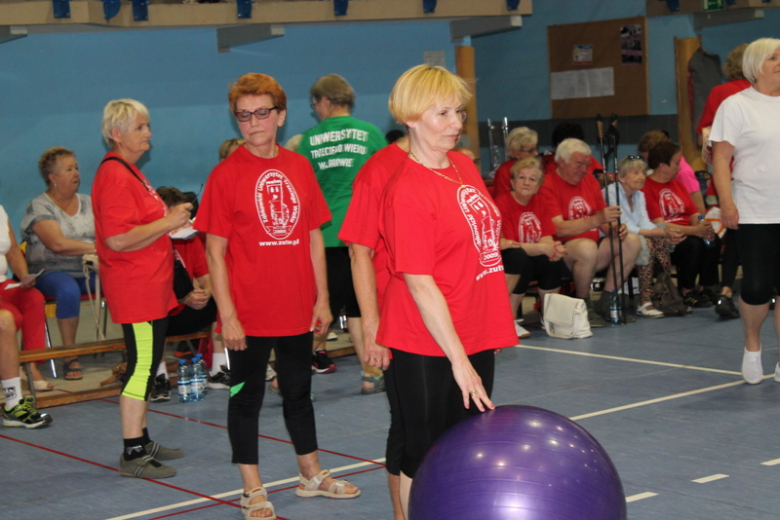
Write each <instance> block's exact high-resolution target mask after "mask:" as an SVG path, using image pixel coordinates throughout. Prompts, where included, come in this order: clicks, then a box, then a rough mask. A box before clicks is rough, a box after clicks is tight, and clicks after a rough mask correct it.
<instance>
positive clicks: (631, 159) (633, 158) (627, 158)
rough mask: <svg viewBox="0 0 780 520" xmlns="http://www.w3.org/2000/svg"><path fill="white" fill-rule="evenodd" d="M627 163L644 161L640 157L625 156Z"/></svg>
mask: <svg viewBox="0 0 780 520" xmlns="http://www.w3.org/2000/svg"><path fill="white" fill-rule="evenodd" d="M626 160H627V161H644V160H645V159H644V158H643V157H642V156H641V155H626Z"/></svg>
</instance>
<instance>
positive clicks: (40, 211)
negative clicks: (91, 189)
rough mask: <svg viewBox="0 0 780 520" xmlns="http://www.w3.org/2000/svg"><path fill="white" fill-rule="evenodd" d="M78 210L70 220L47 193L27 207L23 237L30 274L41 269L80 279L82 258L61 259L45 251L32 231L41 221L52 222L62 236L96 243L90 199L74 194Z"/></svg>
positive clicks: (44, 247)
mask: <svg viewBox="0 0 780 520" xmlns="http://www.w3.org/2000/svg"><path fill="white" fill-rule="evenodd" d="M76 197H78V200H79V210H78V211H77V212H76V214H75V215H73V216H72V217H71V216H70V215H68V214H67V213H65V212H64V211H62V209H60V207H59V206H57V205H56V204H55V203H54V201H52V200H51V199H50V198H49V196H48V195H46V193H41V194H40V195H38V196H37V197H35V198H34V199H33V200H32V201H30V203H29V204H28V205H27V210H26V211H25V215H24V218H23V219H22V225H21V228H22V237H23V239H24V240H25V241H27V265H28V270H29V271H30V273H37V272H38V271H40V270H41V269H43V271H44V272H45V273H48V272H50V271H62V272H64V273H67V274H69V275H71V276H74V277H83V276H84V274H83V271H82V268H81V255H79V256H62V255H58V254H57V253H55V252H53V251H51V250H50V249H48V248H47V247H46V246H45V245H44V244H43V242H41V239H40V238H38V235H36V234H35V233H34V232H33V230H32V227H33V226H34V225H35V224H37V223H38V222H41V221H43V220H54V221H55V222H57V223H58V224H59V225H60V229H61V230H62V236H64V237H65V238H70V239H73V240H78V241H80V242H89V243H90V244H94V243H95V219H94V217H93V216H92V199H91V198H90V196H89V195H82V194H81V193H77V194H76Z"/></svg>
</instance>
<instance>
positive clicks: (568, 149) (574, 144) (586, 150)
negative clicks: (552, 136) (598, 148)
mask: <svg viewBox="0 0 780 520" xmlns="http://www.w3.org/2000/svg"><path fill="white" fill-rule="evenodd" d="M577 152H579V153H581V154H583V155H588V156H589V155H591V154H592V152H591V151H590V146H588V143H586V142H585V141H581V140H579V139H575V138H573V137H570V138H568V139H564V140H563V141H561V144H559V145H558V148H556V149H555V162H556V163H558V164H560V163H561V162H569V159H571V156H572V155H573V154H575V153H577Z"/></svg>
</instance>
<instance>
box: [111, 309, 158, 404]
mask: <svg viewBox="0 0 780 520" xmlns="http://www.w3.org/2000/svg"><path fill="white" fill-rule="evenodd" d="M167 331H168V318H167V317H166V318H163V319H161V320H152V321H142V322H140V323H123V324H122V332H123V334H124V337H125V348H126V349H127V370H126V371H125V374H124V375H123V376H122V395H123V396H124V397H130V398H131V399H137V400H139V401H146V400H147V399H149V392H151V391H152V385H153V384H154V377H155V376H156V375H157V366H158V365H159V364H160V361H161V360H162V358H163V353H164V351H165V335H166V334H167Z"/></svg>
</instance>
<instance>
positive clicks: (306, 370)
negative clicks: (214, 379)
mask: <svg viewBox="0 0 780 520" xmlns="http://www.w3.org/2000/svg"><path fill="white" fill-rule="evenodd" d="M312 341H313V336H312V333H311V332H307V333H305V334H301V335H299V336H283V337H253V336H247V338H246V346H247V348H246V350H233V351H231V352H230V399H229V400H228V435H229V436H230V445H231V446H232V447H233V459H232V460H233V463H234V464H257V463H258V455H257V452H258V450H257V434H258V426H257V421H258V418H259V417H260V408H261V407H262V405H263V396H264V395H265V367H266V365H267V364H268V359H269V358H270V356H271V349H274V351H275V352H276V372H277V373H278V374H279V390H281V392H282V395H283V396H284V398H283V413H284V423H285V425H286V426H287V432H288V433H289V434H290V439H291V440H292V443H293V446H294V447H295V453H296V454H297V455H306V454H308V453H312V452H315V451H317V430H316V427H315V424H314V407H313V406H312V404H311V399H310V398H309V394H310V393H311V345H312Z"/></svg>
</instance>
